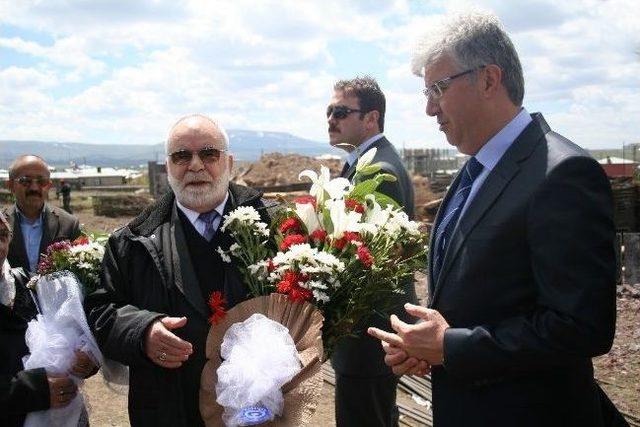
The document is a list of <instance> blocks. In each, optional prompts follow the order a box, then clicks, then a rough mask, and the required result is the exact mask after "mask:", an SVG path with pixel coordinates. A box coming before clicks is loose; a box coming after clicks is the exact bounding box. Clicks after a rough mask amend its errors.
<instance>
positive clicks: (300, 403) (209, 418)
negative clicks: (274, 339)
mask: <svg viewBox="0 0 640 427" xmlns="http://www.w3.org/2000/svg"><path fill="white" fill-rule="evenodd" d="M255 313H261V314H263V315H265V316H266V317H268V318H269V319H271V320H275V321H276V322H279V323H280V324H282V325H284V326H286V327H287V328H288V329H289V334H290V335H291V337H292V338H293V341H294V342H295V344H296V348H297V350H298V356H299V358H300V361H301V362H302V370H301V371H300V372H299V373H298V374H297V375H296V376H295V377H293V378H292V379H291V381H289V382H288V383H287V384H285V385H284V386H282V392H283V395H284V409H283V411H282V416H280V417H276V419H275V420H273V421H272V422H269V423H265V424H262V425H264V426H303V425H306V424H308V423H309V422H310V421H311V418H312V416H313V414H314V412H315V410H316V407H317V405H318V400H319V399H320V392H321V391H322V373H321V371H320V368H321V366H322V357H323V348H322V329H321V328H322V322H323V321H324V318H323V317H322V314H321V313H320V311H319V310H318V309H317V308H315V307H314V306H313V305H311V304H309V303H303V304H301V303H295V302H291V301H289V300H288V299H287V297H286V295H282V294H271V295H268V296H261V297H257V298H253V299H250V300H247V301H244V302H242V303H240V304H238V305H236V306H235V307H233V308H232V309H231V310H229V311H228V312H227V314H226V316H225V317H224V319H222V321H220V323H218V324H217V325H212V326H211V328H209V334H208V336H207V345H206V350H205V351H206V356H207V359H208V361H207V363H206V364H205V366H204V368H203V369H202V377H201V380H200V414H201V415H202V419H203V420H204V423H205V425H206V426H207V427H215V426H224V423H223V422H222V412H223V408H222V407H221V406H220V405H218V403H217V402H216V383H217V382H218V378H217V374H216V371H217V369H218V367H219V366H220V364H221V363H222V360H221V359H220V345H221V344H222V340H223V338H224V334H225V332H227V329H228V328H229V327H230V326H231V325H232V324H234V323H237V322H242V321H244V320H246V319H248V318H249V317H251V315H252V314H255Z"/></svg>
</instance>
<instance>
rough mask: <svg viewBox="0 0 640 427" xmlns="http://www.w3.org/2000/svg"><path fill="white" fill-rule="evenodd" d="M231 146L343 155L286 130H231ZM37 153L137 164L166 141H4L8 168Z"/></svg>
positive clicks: (1, 148) (59, 161)
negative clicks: (84, 142) (22, 156)
mask: <svg viewBox="0 0 640 427" xmlns="http://www.w3.org/2000/svg"><path fill="white" fill-rule="evenodd" d="M228 133H229V140H230V143H231V150H232V152H233V154H234V156H235V159H237V160H245V161H254V160H257V159H258V158H259V157H260V156H261V155H262V154H263V153H270V152H280V153H297V154H301V155H305V156H312V157H315V156H320V155H322V154H336V155H342V154H343V151H341V150H338V149H335V148H333V147H331V146H330V145H329V143H328V142H318V141H312V140H309V139H304V138H300V137H297V136H295V135H291V134H289V133H285V132H257V131H249V130H229V131H228ZM27 153H30V154H31V153H32V154H37V155H39V156H41V157H43V158H44V159H46V160H47V162H48V163H49V164H50V165H68V164H69V163H70V162H75V163H78V164H88V165H94V166H119V167H135V166H139V165H146V164H147V162H148V161H149V160H157V161H160V162H161V161H164V143H159V144H149V145H146V144H135V145H128V144H127V145H124V144H122V145H118V144H82V143H75V142H56V141H7V140H5V141H0V168H5V169H6V168H7V167H8V165H9V164H10V163H11V161H12V160H13V159H15V158H16V157H17V156H19V155H21V154H27Z"/></svg>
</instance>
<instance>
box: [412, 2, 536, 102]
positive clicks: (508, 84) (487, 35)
mask: <svg viewBox="0 0 640 427" xmlns="http://www.w3.org/2000/svg"><path fill="white" fill-rule="evenodd" d="M443 27H444V28H442V29H441V31H440V32H438V34H437V35H435V37H430V36H424V37H423V38H422V39H420V40H419V41H418V43H417V45H416V48H415V51H414V53H413V57H412V59H411V69H412V71H413V73H414V74H416V75H418V76H423V73H424V69H425V67H426V66H427V65H429V64H431V63H433V62H434V61H437V60H439V59H440V58H442V57H443V56H449V57H450V58H451V59H452V60H453V61H454V62H455V63H456V65H457V66H458V67H460V70H459V71H465V70H468V69H472V68H477V67H480V66H482V65H489V64H495V65H497V66H498V67H500V69H501V70H502V84H503V85H504V86H505V88H506V89H507V93H508V94H509V99H511V102H513V103H514V104H515V105H517V106H521V105H522V99H523V98H524V77H523V75H522V65H521V64H520V59H519V58H518V53H517V52H516V49H515V47H514V46H513V43H512V42H511V39H510V38H509V36H508V35H507V33H506V32H505V30H504V28H503V27H502V24H501V23H500V21H499V20H498V18H497V17H496V16H495V15H492V14H480V13H473V14H467V15H459V16H455V17H452V18H449V19H448V20H447V21H446V22H445V23H444V25H443Z"/></svg>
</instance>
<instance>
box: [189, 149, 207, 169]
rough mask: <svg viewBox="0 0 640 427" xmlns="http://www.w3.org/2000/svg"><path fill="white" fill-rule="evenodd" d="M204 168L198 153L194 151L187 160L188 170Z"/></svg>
mask: <svg viewBox="0 0 640 427" xmlns="http://www.w3.org/2000/svg"><path fill="white" fill-rule="evenodd" d="M202 169H204V163H203V161H202V159H200V156H199V155H198V153H194V154H193V157H191V162H189V170H190V171H194V172H198V171H201V170H202Z"/></svg>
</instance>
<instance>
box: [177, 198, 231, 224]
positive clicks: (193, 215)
mask: <svg viewBox="0 0 640 427" xmlns="http://www.w3.org/2000/svg"><path fill="white" fill-rule="evenodd" d="M227 200H229V192H228V191H227V194H225V196H224V200H223V201H222V203H220V204H219V205H218V206H216V207H215V209H214V210H215V211H216V212H218V215H220V217H222V215H223V214H224V208H225V206H226V204H227ZM176 205H178V208H180V210H181V211H182V213H184V216H186V217H187V219H188V220H189V222H190V223H191V224H193V225H195V223H196V221H197V220H198V218H199V217H200V213H199V212H196V211H194V210H191V209H189V208H188V207H186V206H184V205H183V204H182V203H180V202H179V201H178V199H177V198H176Z"/></svg>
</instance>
